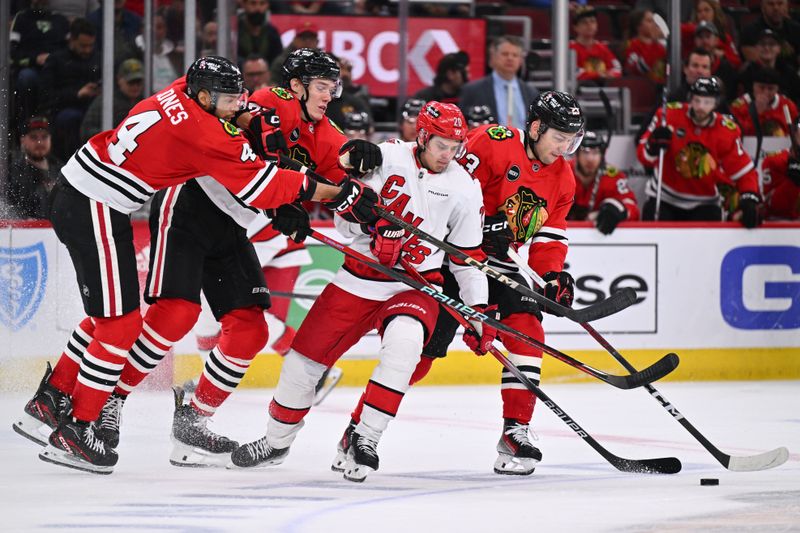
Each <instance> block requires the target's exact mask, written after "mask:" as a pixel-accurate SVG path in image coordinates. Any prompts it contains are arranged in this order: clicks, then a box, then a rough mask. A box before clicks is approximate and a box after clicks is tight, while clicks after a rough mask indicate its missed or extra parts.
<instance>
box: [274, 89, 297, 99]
mask: <svg viewBox="0 0 800 533" xmlns="http://www.w3.org/2000/svg"><path fill="white" fill-rule="evenodd" d="M272 92H273V93H275V96H277V97H278V98H281V99H283V100H292V99H293V98H294V96H293V95H292V93H290V92H289V91H287V90H286V89H284V88H283V87H273V88H272Z"/></svg>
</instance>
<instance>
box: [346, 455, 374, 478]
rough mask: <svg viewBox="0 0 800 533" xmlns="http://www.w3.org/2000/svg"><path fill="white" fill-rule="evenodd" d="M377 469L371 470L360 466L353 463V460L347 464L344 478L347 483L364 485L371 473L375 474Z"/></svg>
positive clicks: (365, 466)
mask: <svg viewBox="0 0 800 533" xmlns="http://www.w3.org/2000/svg"><path fill="white" fill-rule="evenodd" d="M374 471H375V469H374V468H371V467H369V466H367V465H359V464H356V463H355V462H353V461H352V460H350V461H348V462H347V466H346V467H345V470H344V478H345V479H346V480H347V481H353V482H355V483H363V482H364V480H365V479H367V476H368V475H369V473H370V472H374Z"/></svg>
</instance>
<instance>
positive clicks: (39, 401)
mask: <svg viewBox="0 0 800 533" xmlns="http://www.w3.org/2000/svg"><path fill="white" fill-rule="evenodd" d="M52 374H53V369H52V367H51V366H50V363H47V370H45V372H44V377H43V378H42V381H41V383H39V388H38V389H37V390H36V394H34V395H33V398H31V400H30V401H29V402H28V403H27V404H26V405H25V409H24V410H23V414H22V416H21V417H20V418H19V420H17V421H16V422H14V424H13V425H12V427H13V428H14V431H16V432H17V433H19V434H20V435H22V436H23V437H25V438H26V439H30V440H32V441H33V442H35V443H36V444H38V445H40V446H47V437H48V436H49V435H50V434H51V433H52V432H53V430H54V429H55V428H56V427H58V423H59V421H60V420H61V418H62V417H63V416H64V415H65V414H67V413H69V412H70V411H71V410H72V402H71V401H70V398H69V396H68V395H67V394H64V393H63V392H61V391H60V390H58V389H57V388H55V387H53V386H52V385H50V383H48V382H47V380H48V379H50V376H51V375H52Z"/></svg>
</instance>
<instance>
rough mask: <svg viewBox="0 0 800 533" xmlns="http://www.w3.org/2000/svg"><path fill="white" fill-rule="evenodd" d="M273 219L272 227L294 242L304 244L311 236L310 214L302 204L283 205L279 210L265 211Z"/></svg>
mask: <svg viewBox="0 0 800 533" xmlns="http://www.w3.org/2000/svg"><path fill="white" fill-rule="evenodd" d="M264 214H266V215H267V216H268V217H270V218H271V219H272V227H273V228H274V229H275V231H279V232H281V233H282V234H284V235H286V236H287V237H291V239H292V240H293V241H294V242H303V241H304V240H306V237H308V236H309V235H311V223H310V222H309V220H308V213H307V212H306V210H305V209H303V207H302V206H301V205H300V204H283V205H282V206H280V207H278V208H277V209H267V210H265V211H264Z"/></svg>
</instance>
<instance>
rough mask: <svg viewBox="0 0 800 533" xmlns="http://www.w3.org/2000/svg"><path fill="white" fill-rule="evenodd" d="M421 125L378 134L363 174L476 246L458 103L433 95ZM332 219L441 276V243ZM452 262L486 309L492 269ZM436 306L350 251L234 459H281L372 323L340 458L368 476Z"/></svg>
mask: <svg viewBox="0 0 800 533" xmlns="http://www.w3.org/2000/svg"><path fill="white" fill-rule="evenodd" d="M417 131H418V136H417V141H416V143H404V142H399V141H397V142H393V141H389V142H385V143H383V144H381V145H380V147H381V152H382V154H383V163H382V164H381V166H379V167H378V168H376V169H375V170H374V171H373V172H372V173H371V174H370V175H369V176H367V177H366V178H365V182H366V183H367V184H368V185H371V186H373V187H375V189H376V190H380V195H381V198H382V199H383V201H384V203H386V204H387V205H386V208H387V209H388V210H390V211H392V212H393V213H394V214H396V215H397V216H402V217H404V218H406V219H408V220H413V221H414V224H415V225H419V227H420V228H421V229H423V230H424V231H426V232H428V233H430V234H432V235H434V236H436V237H437V238H442V239H444V238H446V239H447V240H448V241H449V242H451V243H452V244H453V245H454V246H457V247H459V248H461V249H464V250H472V251H473V252H476V253H477V252H479V250H480V242H481V208H482V202H481V193H480V187H479V185H478V183H477V182H476V181H475V180H473V179H472V178H471V177H470V176H469V174H467V172H466V171H465V170H464V169H463V168H462V167H461V166H460V165H458V163H457V162H455V160H454V159H455V157H456V155H457V154H458V153H459V151H460V150H461V149H462V147H463V141H464V138H465V136H466V121H465V119H464V117H463V115H462V114H461V111H459V109H458V108H457V107H456V106H454V105H452V104H443V103H440V102H428V103H427V104H426V105H425V106H424V107H423V109H422V111H421V112H420V115H419V117H418V119H417ZM336 225H337V229H339V231H340V232H341V233H342V234H343V235H344V236H346V237H350V238H352V239H353V243H352V245H351V247H352V248H354V249H355V250H356V251H358V252H361V253H363V254H367V255H370V254H371V255H372V256H374V257H375V258H376V260H378V261H380V262H381V263H382V264H384V265H386V266H388V267H396V265H397V263H398V260H399V258H400V257H402V258H403V260H404V261H406V262H407V263H410V264H411V265H413V266H414V267H415V268H416V269H418V270H419V271H420V273H421V274H422V275H423V276H425V277H426V278H427V279H428V280H429V281H431V283H435V284H437V285H441V273H440V268H441V265H442V260H443V259H444V256H445V254H444V252H443V251H441V250H439V249H437V248H432V247H431V246H430V245H429V244H427V243H425V242H423V241H421V240H420V239H419V238H417V237H414V236H411V235H408V236H406V235H405V232H404V231H403V230H402V229H401V228H399V227H397V226H394V225H393V224H390V223H387V222H385V221H380V222H378V224H376V225H374V226H373V227H367V226H364V225H357V224H346V223H342V222H341V221H339V220H337V222H336ZM451 269H452V271H453V274H454V276H455V277H456V278H457V279H458V281H459V284H460V286H461V288H462V291H461V294H462V295H463V300H464V301H465V303H467V304H468V305H470V306H473V307H475V306H478V307H479V308H481V309H483V308H484V307H485V305H486V300H487V296H488V294H487V292H488V291H487V282H486V276H485V275H484V274H483V273H481V272H480V271H478V270H476V269H474V268H471V267H468V266H466V265H463V266H453V265H451ZM437 314H438V304H437V303H436V301H435V300H433V299H432V298H430V297H429V296H426V295H424V294H422V293H420V292H419V291H414V290H409V288H408V287H407V286H406V285H404V284H402V283H399V282H395V281H392V280H391V279H390V278H388V277H386V276H384V275H382V274H380V273H377V272H375V271H373V270H371V269H369V268H368V267H365V266H363V265H361V264H359V263H357V262H355V261H353V260H352V259H350V258H346V259H345V264H344V266H343V267H342V268H341V269H340V270H339V272H338V273H337V274H336V277H335V278H334V280H333V282H332V283H331V284H329V285H328V286H327V287H326V288H325V290H324V291H323V292H322V294H321V295H320V296H319V298H317V300H316V301H315V302H314V305H313V306H312V308H311V310H310V311H309V313H308V316H307V317H306V319H305V321H304V322H303V324H302V325H301V326H300V330H299V331H298V335H297V337H295V342H294V343H293V344H292V349H291V351H290V352H289V353H288V354H287V355H286V358H285V359H284V364H283V368H282V370H281V377H280V380H279V381H278V386H277V389H276V390H275V395H274V397H273V400H272V402H271V403H270V407H269V415H270V418H269V422H268V425H267V432H266V435H265V436H264V437H262V438H261V439H259V440H257V441H255V442H252V443H249V444H245V445H243V446H241V447H240V448H239V449H237V450H236V451H235V452H234V453H233V454H232V456H231V459H232V462H233V464H234V465H236V466H239V467H256V466H267V465H274V464H279V463H281V462H283V461H284V459H285V458H286V456H287V454H288V453H289V447H290V446H291V445H292V443H293V441H294V440H295V438H296V436H297V434H298V432H299V430H300V428H302V426H303V424H304V423H305V417H306V414H307V413H308V411H309V410H310V408H311V405H312V403H311V402H312V399H313V397H314V384H315V383H317V380H318V379H319V376H321V375H322V373H323V372H324V371H325V369H326V368H328V367H330V365H332V364H333V363H334V362H336V360H337V359H338V358H339V357H341V355H342V354H343V353H344V352H345V351H346V350H347V349H349V348H350V347H351V346H352V345H354V344H355V343H356V342H357V341H358V340H359V339H360V338H361V337H362V336H363V335H364V334H366V333H367V332H368V331H369V330H371V329H373V328H376V329H378V332H379V334H380V335H381V338H382V340H381V349H380V352H379V354H378V356H379V363H378V366H377V367H376V368H375V370H374V372H373V374H372V377H371V379H370V382H369V384H368V385H367V387H366V390H365V392H364V395H363V398H362V402H361V403H360V406H359V408H358V409H357V411H358V413H354V417H356V418H357V420H354V421H353V422H351V424H350V426H348V428H347V431H346V432H345V437H344V441H343V443H342V446H341V447H340V449H339V456H338V457H337V459H336V462H335V463H334V469H335V470H338V471H343V472H344V477H345V478H346V479H349V480H351V481H363V480H364V479H365V477H366V476H367V475H368V473H369V472H371V471H373V470H377V469H378V464H379V461H378V454H377V446H378V442H379V440H380V438H381V435H382V434H383V432H384V431H385V430H386V428H387V426H388V424H389V422H390V421H391V419H392V418H394V417H395V415H396V414H397V411H398V409H399V407H400V403H401V401H402V399H403V396H404V394H405V392H406V391H407V390H408V388H409V387H410V384H411V383H412V382H413V381H414V378H413V376H414V372H415V368H416V367H417V365H418V362H419V360H420V352H421V350H422V346H423V343H424V341H425V339H426V338H428V337H429V336H430V334H431V332H432V331H433V328H434V326H435V323H436V316H437ZM484 335H486V336H487V338H491V332H489V331H486V330H484Z"/></svg>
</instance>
